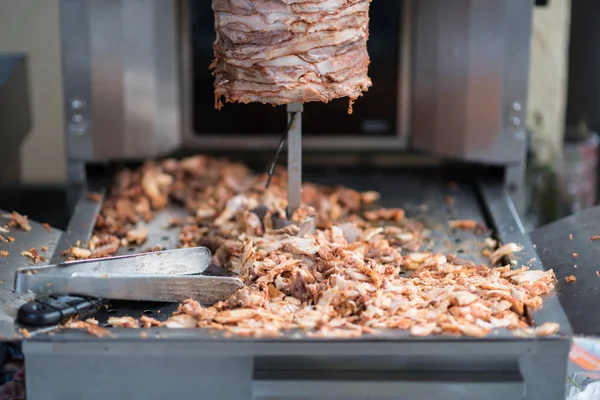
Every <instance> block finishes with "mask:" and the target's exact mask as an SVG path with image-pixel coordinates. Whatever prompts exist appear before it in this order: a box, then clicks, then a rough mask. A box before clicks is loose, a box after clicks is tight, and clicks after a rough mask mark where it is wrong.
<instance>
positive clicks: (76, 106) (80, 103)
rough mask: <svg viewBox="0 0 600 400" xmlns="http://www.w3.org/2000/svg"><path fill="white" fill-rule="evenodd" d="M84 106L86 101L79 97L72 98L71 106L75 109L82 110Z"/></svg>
mask: <svg viewBox="0 0 600 400" xmlns="http://www.w3.org/2000/svg"><path fill="white" fill-rule="evenodd" d="M83 107H85V102H84V101H82V100H79V99H73V100H71V108H72V109H73V110H81V109H82V108H83Z"/></svg>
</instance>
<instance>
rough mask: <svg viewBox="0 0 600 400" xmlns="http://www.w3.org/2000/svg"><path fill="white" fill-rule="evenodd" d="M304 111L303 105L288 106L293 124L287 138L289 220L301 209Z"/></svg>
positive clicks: (289, 116) (289, 118) (291, 104)
mask: <svg viewBox="0 0 600 400" xmlns="http://www.w3.org/2000/svg"><path fill="white" fill-rule="evenodd" d="M302 111H303V105H302V103H290V104H288V105H287V112H288V122H290V121H291V122H292V125H291V129H290V131H289V133H288V138H287V142H288V162H287V168H288V208H287V215H288V218H291V217H292V215H293V214H294V211H296V210H297V209H298V208H299V207H300V203H301V199H302Z"/></svg>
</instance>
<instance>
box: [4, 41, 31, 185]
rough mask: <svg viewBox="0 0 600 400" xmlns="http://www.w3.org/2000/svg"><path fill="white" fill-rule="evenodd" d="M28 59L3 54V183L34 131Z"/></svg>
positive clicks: (12, 54) (17, 55) (21, 56)
mask: <svg viewBox="0 0 600 400" xmlns="http://www.w3.org/2000/svg"><path fill="white" fill-rule="evenodd" d="M27 74H28V71H27V56H26V55H25V54H22V53H0V140H1V142H0V143H1V144H0V180H1V179H2V178H3V177H5V174H6V173H7V169H8V168H9V167H11V163H12V162H15V161H16V162H18V157H19V150H20V149H21V144H22V143H23V140H25V137H26V136H27V134H29V130H30V129H31V105H30V102H29V79H28V78H27Z"/></svg>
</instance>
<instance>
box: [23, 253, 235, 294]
mask: <svg viewBox="0 0 600 400" xmlns="http://www.w3.org/2000/svg"><path fill="white" fill-rule="evenodd" d="M210 259H211V254H210V250H208V249H207V248H206V247H193V248H184V249H176V250H164V251H157V252H151V253H142V254H133V255H124V256H115V257H108V258H99V259H91V260H82V261H69V262H64V263H61V264H56V265H48V266H41V267H27V268H20V269H18V270H17V272H16V276H15V292H16V293H27V292H31V293H36V294H45V295H50V294H70V295H80V296H89V297H97V298H101V299H108V300H141V301H160V302H179V301H182V300H185V299H189V298H192V299H195V300H197V301H198V302H200V303H205V304H212V303H216V302H218V301H221V300H225V299H227V298H228V297H229V296H231V295H232V294H234V293H235V292H236V291H237V290H238V289H240V288H241V287H243V286H244V284H243V283H242V281H241V280H240V279H239V278H237V277H232V276H207V275H199V274H201V273H202V272H204V271H205V270H206V269H207V268H208V267H209V265H210Z"/></svg>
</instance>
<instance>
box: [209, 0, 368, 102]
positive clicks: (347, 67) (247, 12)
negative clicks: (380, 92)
mask: <svg viewBox="0 0 600 400" xmlns="http://www.w3.org/2000/svg"><path fill="white" fill-rule="evenodd" d="M369 3H370V0H312V1H307V2H294V1H286V0H243V1H242V0H213V3H212V4H213V10H214V16H215V30H216V40H215V42H214V46H213V47H214V55H215V59H214V62H213V64H212V65H211V68H213V69H214V71H213V73H214V76H215V83H214V87H215V107H217V108H221V107H222V99H223V98H224V99H225V101H226V102H239V103H250V102H261V103H268V104H272V105H280V104H287V103H290V102H300V103H305V102H311V101H318V102H325V103H326V102H329V101H331V100H334V99H337V98H341V97H348V98H349V99H350V107H349V112H351V109H352V103H353V102H354V101H355V100H356V99H357V98H358V97H359V96H361V95H362V93H363V92H364V91H367V90H368V89H369V88H370V87H371V84H372V83H371V80H370V79H369V77H368V66H369V62H370V60H369V55H368V52H367V40H368V37H369V28H368V26H369Z"/></svg>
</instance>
